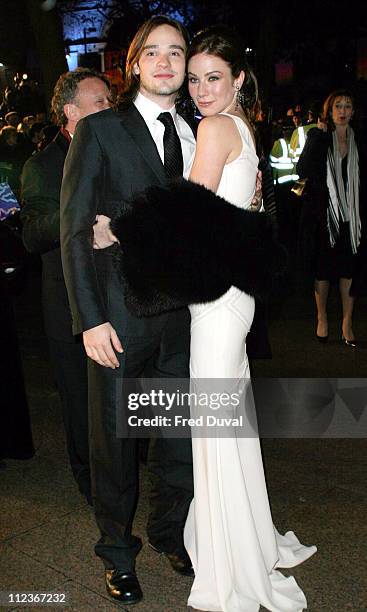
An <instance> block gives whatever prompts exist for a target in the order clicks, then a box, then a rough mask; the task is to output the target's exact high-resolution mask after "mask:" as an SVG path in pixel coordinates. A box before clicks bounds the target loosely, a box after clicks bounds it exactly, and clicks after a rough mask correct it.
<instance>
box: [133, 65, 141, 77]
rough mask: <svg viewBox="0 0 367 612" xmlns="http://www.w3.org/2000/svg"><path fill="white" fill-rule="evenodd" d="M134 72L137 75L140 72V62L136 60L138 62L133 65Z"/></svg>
mask: <svg viewBox="0 0 367 612" xmlns="http://www.w3.org/2000/svg"><path fill="white" fill-rule="evenodd" d="M133 73H134V74H135V75H138V74H140V68H139V64H138V62H136V64H134V66H133Z"/></svg>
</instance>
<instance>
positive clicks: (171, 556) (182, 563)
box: [149, 542, 195, 578]
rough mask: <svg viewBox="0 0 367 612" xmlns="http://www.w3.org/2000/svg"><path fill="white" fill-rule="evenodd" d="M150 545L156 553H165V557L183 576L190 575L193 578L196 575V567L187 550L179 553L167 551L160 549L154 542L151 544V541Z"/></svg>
mask: <svg viewBox="0 0 367 612" xmlns="http://www.w3.org/2000/svg"><path fill="white" fill-rule="evenodd" d="M149 546H150V548H152V549H153V550H154V551H155V552H156V553H158V554H160V555H164V556H165V557H167V559H168V561H169V562H170V564H171V567H172V569H173V570H174V571H175V572H178V573H179V574H181V575H182V576H190V577H191V578H194V577H195V572H194V569H193V567H192V565H191V560H190V557H189V555H188V554H187V552H186V550H184V551H183V552H181V553H180V554H177V553H167V552H164V551H162V550H159V549H158V548H156V547H155V546H153V544H151V543H150V542H149Z"/></svg>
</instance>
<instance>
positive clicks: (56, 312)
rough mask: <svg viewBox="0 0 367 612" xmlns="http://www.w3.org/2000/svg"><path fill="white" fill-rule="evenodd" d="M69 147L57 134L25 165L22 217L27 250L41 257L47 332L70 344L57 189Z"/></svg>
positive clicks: (58, 193) (70, 335)
mask: <svg viewBox="0 0 367 612" xmlns="http://www.w3.org/2000/svg"><path fill="white" fill-rule="evenodd" d="M68 147H69V143H68V141H67V140H66V138H65V137H64V136H63V134H62V133H61V132H59V133H58V134H57V136H56V138H55V139H54V141H53V142H51V143H50V144H49V145H48V147H46V148H45V149H44V150H43V151H41V152H40V153H37V154H36V155H34V156H32V157H31V158H30V159H29V160H28V161H27V162H26V164H25V165H24V168H23V173H22V177H21V182H22V203H23V208H22V211H21V218H22V222H23V242H24V244H25V246H26V248H27V250H28V251H30V252H31V253H40V254H41V257H42V300H43V311H44V323H45V330H46V333H47V335H48V336H49V337H52V338H54V339H56V340H65V341H68V342H73V341H74V340H73V334H72V331H71V315H70V308H69V303H68V297H67V292H66V287H65V282H64V276H63V270H62V265H61V252H60V189H61V181H62V175H63V168H64V161H65V157H66V154H67V151H68Z"/></svg>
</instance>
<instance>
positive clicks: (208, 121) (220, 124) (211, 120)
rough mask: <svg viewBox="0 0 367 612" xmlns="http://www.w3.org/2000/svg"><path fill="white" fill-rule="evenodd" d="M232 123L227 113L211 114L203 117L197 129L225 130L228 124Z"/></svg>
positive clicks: (209, 130)
mask: <svg viewBox="0 0 367 612" xmlns="http://www.w3.org/2000/svg"><path fill="white" fill-rule="evenodd" d="M231 125H234V124H233V120H232V119H231V117H229V115H222V114H218V115H212V116H210V117H203V119H201V121H200V123H199V130H200V131H201V132H205V133H211V132H213V133H214V132H217V133H219V132H223V133H224V132H226V131H227V130H228V128H229V126H231Z"/></svg>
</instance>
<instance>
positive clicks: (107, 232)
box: [93, 215, 118, 249]
mask: <svg viewBox="0 0 367 612" xmlns="http://www.w3.org/2000/svg"><path fill="white" fill-rule="evenodd" d="M110 223H111V219H110V218H109V217H106V215H97V216H96V223H95V224H94V225H93V248H94V249H106V248H107V247H110V246H112V245H113V244H115V242H118V240H117V238H116V236H115V235H114V234H113V233H112V232H111V228H110Z"/></svg>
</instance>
